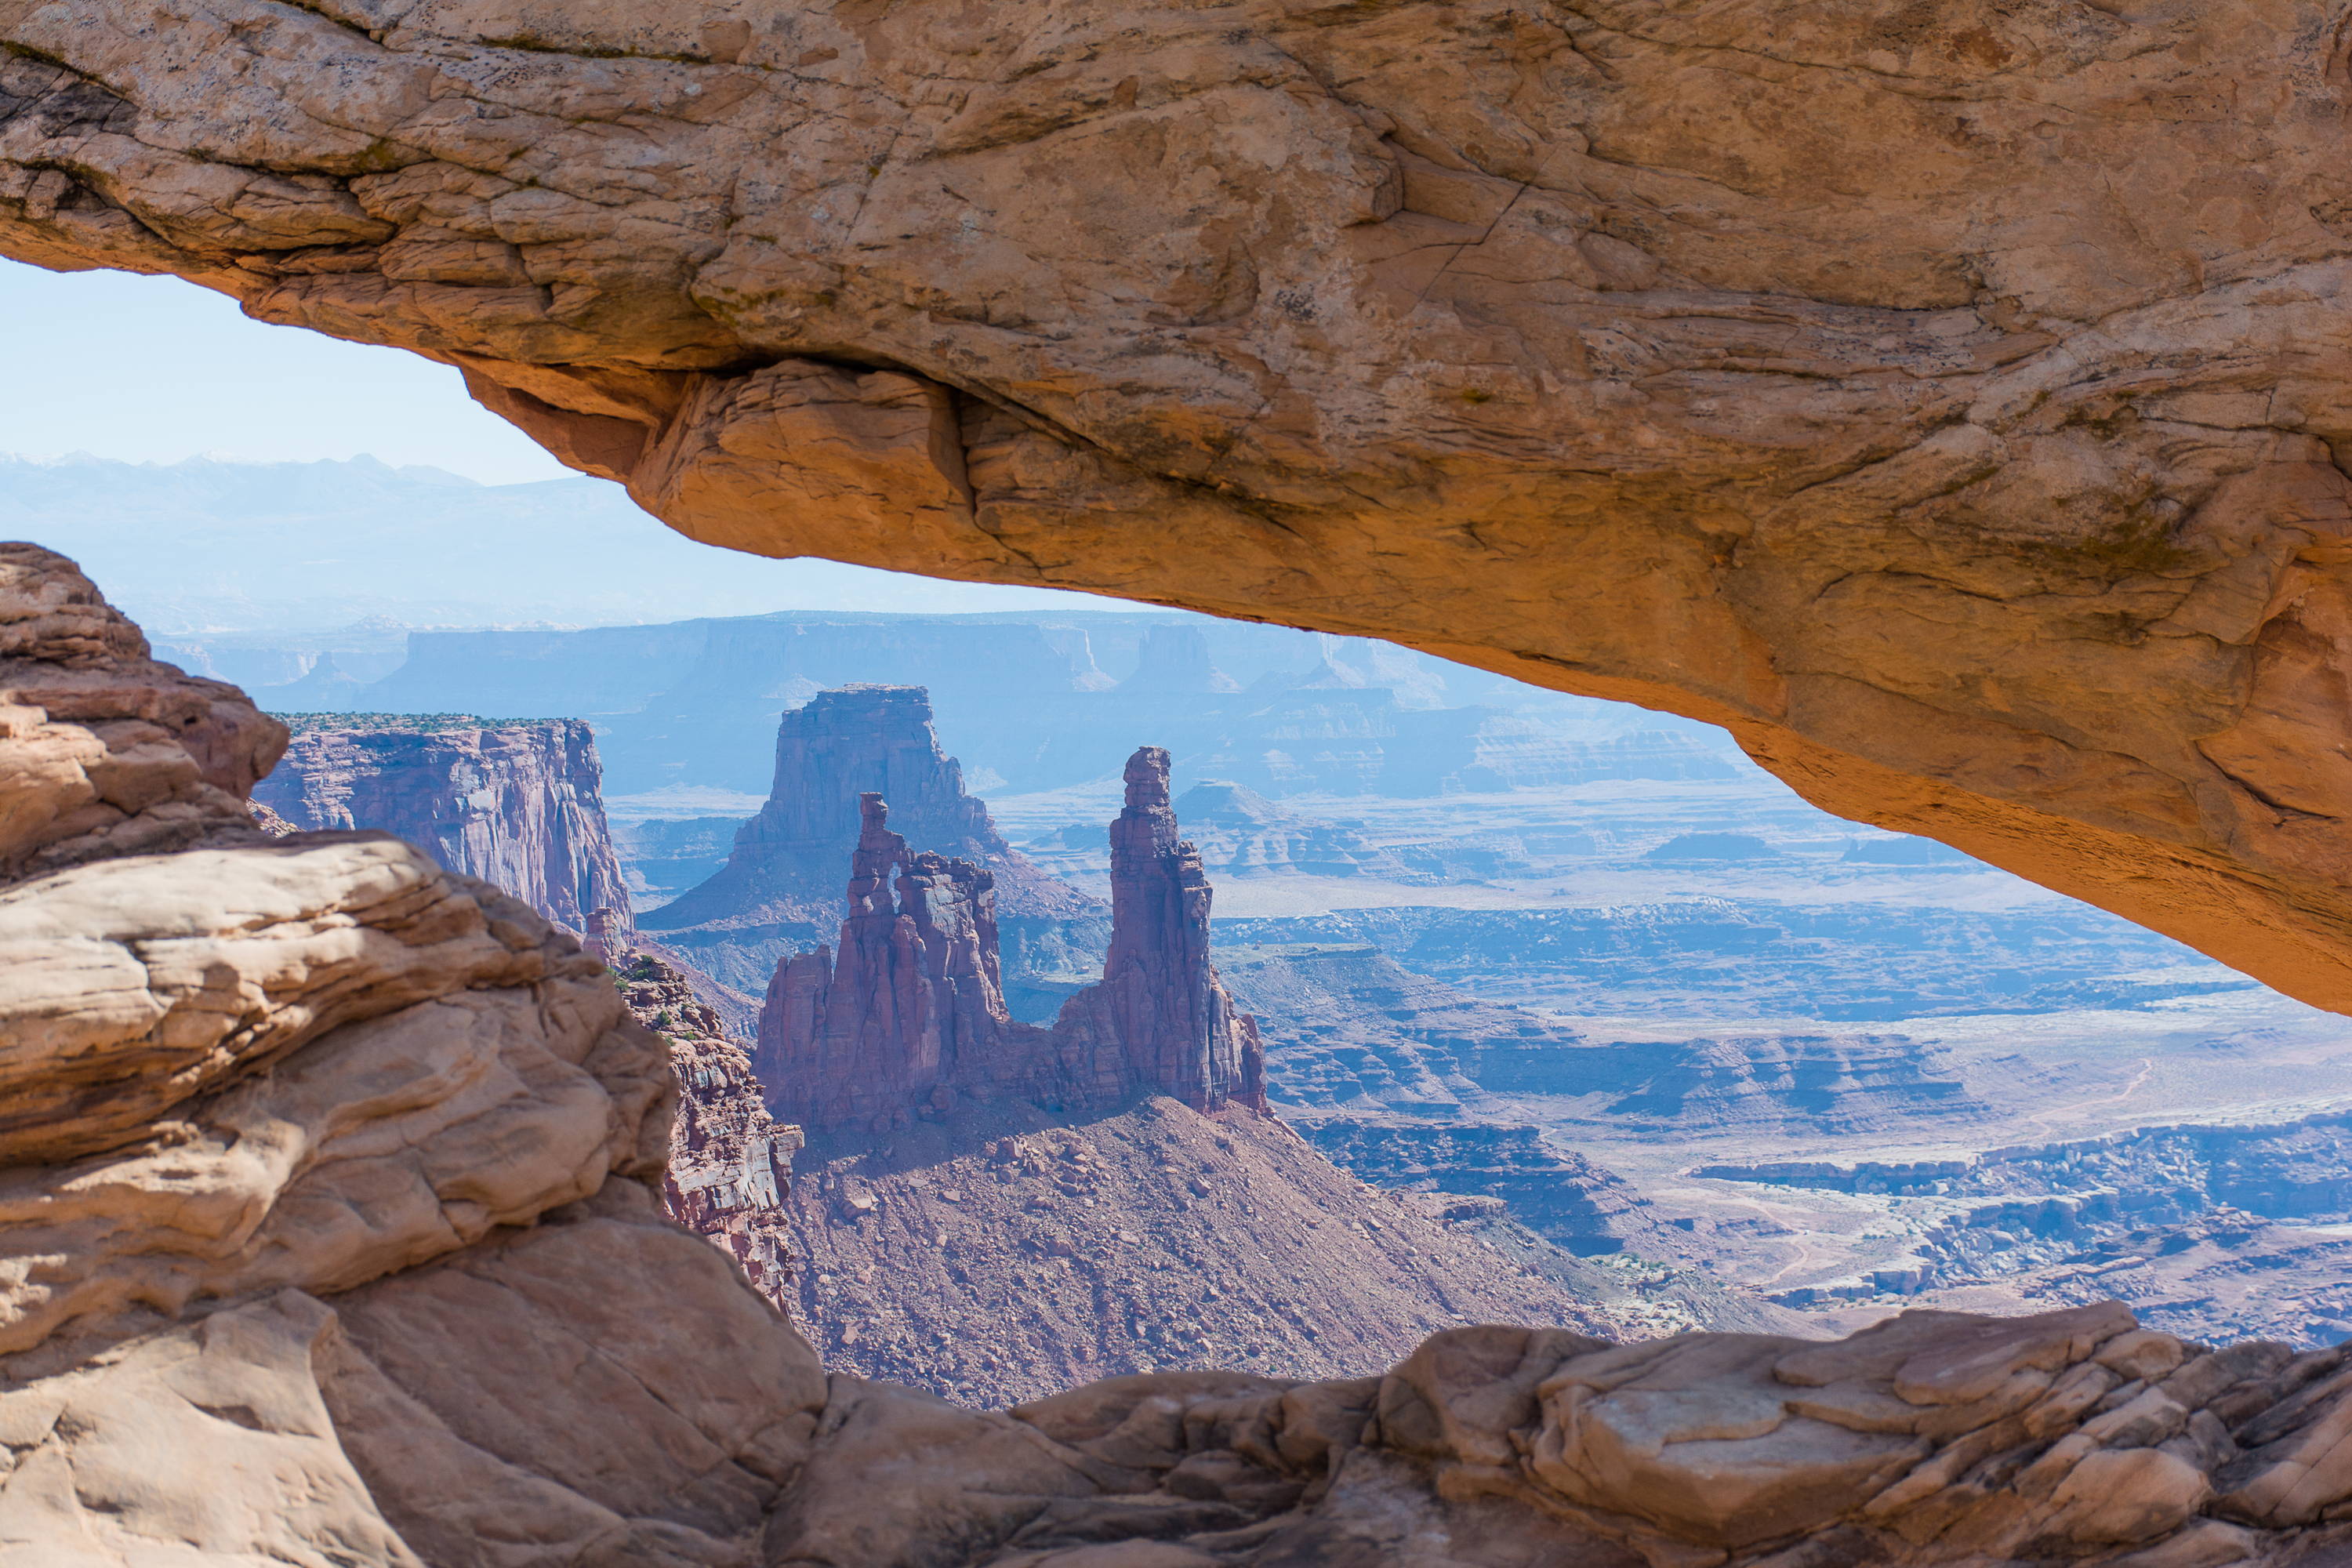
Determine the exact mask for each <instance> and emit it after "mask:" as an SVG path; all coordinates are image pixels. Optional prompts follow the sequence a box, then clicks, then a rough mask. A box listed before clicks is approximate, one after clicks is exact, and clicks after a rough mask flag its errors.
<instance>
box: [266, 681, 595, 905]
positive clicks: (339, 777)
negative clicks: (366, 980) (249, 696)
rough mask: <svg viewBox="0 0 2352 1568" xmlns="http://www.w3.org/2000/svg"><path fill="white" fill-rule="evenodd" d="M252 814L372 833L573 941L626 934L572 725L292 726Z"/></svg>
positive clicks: (346, 719) (588, 763)
mask: <svg viewBox="0 0 2352 1568" xmlns="http://www.w3.org/2000/svg"><path fill="white" fill-rule="evenodd" d="M289 729H290V730H291V731H292V738H291V740H290V742H289V744H288V746H287V748H286V755H285V756H284V757H282V758H280V759H279V761H278V766H277V767H276V768H275V769H273V770H271V772H270V773H269V775H268V777H266V778H264V779H263V780H262V781H261V782H260V783H259V784H257V785H256V786H255V787H254V799H255V801H256V802H257V804H258V805H261V806H263V807H265V808H270V809H274V810H275V811H276V813H277V814H278V816H280V817H282V818H283V819H284V820H285V821H287V822H288V823H289V824H291V825H292V826H294V827H296V828H298V829H304V830H310V831H328V830H333V829H341V828H375V829H378V830H380V831H383V832H385V833H389V834H392V835H394V837H400V838H404V839H406V840H407V841H408V842H409V843H411V844H414V845H415V846H417V847H420V848H422V849H424V850H425V852H426V853H427V854H429V855H431V856H432V857H433V858H435V859H436V860H438V861H439V862H440V863H441V864H442V865H443V866H445V867H446V868H448V869H450V870H452V871H460V872H463V873H464V874H466V875H467V876H469V877H478V878H480V879H482V880H483V881H486V882H493V883H496V884H497V885H498V886H499V887H501V888H504V889H506V890H507V891H508V892H509V893H512V894H513V895H514V896H515V897H517V898H519V899H520V900H522V901H523V902H525V903H527V904H529V905H530V907H531V908H533V909H535V910H538V911H539V912H540V913H541V914H542V915H545V916H546V917H547V918H548V919H549V920H551V921H554V922H555V923H556V924H558V925H560V926H562V927H563V928H564V929H565V930H567V931H572V933H574V934H575V935H581V936H584V935H586V934H588V931H589V925H590V919H591V917H592V916H593V915H594V914H595V913H596V911H597V910H612V911H613V912H614V914H615V915H616V916H618V917H619V924H618V926H617V927H614V928H613V929H614V930H615V931H619V932H624V933H625V931H626V930H627V925H628V912H629V895H628V890H627V889H626V888H625V886H624V885H623V883H622V879H621V867H620V861H619V860H618V858H616V857H615V856H614V852H613V836H612V832H611V829H610V828H609V826H607V825H606V823H605V821H604V783H603V779H604V770H603V768H602V767H601V766H600V765H599V764H598V763H597V760H596V737H595V734H594V732H593V731H591V730H590V729H589V727H588V726H587V724H586V723H584V722H583V721H580V720H578V719H537V720H530V721H517V722H498V721H485V720H480V719H470V718H466V717H463V716H448V715H433V716H430V717H422V718H419V717H414V716H410V715H406V714H397V713H349V714H346V713H335V714H296V715H293V716H292V718H291V719H290V721H289Z"/></svg>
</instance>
